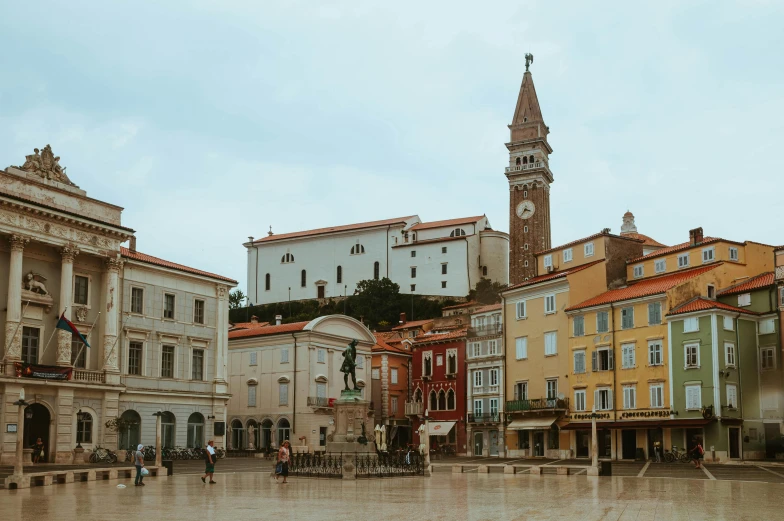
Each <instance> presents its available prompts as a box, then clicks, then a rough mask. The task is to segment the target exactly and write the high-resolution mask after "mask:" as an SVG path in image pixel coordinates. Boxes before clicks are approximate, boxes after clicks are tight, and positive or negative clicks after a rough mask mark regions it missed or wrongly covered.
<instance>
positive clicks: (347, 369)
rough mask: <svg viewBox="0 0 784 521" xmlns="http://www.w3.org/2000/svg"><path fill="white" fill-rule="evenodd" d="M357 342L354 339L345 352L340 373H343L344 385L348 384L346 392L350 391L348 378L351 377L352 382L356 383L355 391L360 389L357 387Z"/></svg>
mask: <svg viewBox="0 0 784 521" xmlns="http://www.w3.org/2000/svg"><path fill="white" fill-rule="evenodd" d="M357 344H358V342H357V340H356V339H354V340H352V341H351V343H350V344H349V345H348V347H347V348H346V350H345V351H343V357H344V358H345V360H343V365H341V366H340V372H341V373H343V383H345V384H346V389H345V390H346V391H350V390H351V389H349V387H348V376H349V375H351V381H352V382H353V383H354V390H355V391H358V390H359V387H357V371H356V368H357Z"/></svg>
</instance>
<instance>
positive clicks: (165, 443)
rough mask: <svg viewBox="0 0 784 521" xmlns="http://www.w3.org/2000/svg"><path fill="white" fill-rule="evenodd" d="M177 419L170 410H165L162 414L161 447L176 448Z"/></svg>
mask: <svg viewBox="0 0 784 521" xmlns="http://www.w3.org/2000/svg"><path fill="white" fill-rule="evenodd" d="M176 422H177V420H176V419H175V418H174V414H172V413H170V412H169V411H166V412H164V413H163V414H161V447H162V448H165V449H171V448H174V447H175V446H176V445H175V442H176V441H177V439H176V438H177V437H176V436H175V428H176Z"/></svg>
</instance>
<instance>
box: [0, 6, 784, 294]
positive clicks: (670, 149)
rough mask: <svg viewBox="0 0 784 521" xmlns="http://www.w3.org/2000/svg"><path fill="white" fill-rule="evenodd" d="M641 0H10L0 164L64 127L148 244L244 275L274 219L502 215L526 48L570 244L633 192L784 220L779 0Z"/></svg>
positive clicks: (277, 223)
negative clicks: (249, 246)
mask: <svg viewBox="0 0 784 521" xmlns="http://www.w3.org/2000/svg"><path fill="white" fill-rule="evenodd" d="M646 3H647V4H649V6H648V7H645V6H641V5H638V4H642V2H628V1H624V2H614V3H611V2H599V3H596V2H590V3H589V2H553V1H541V2H539V1H521V0H512V1H509V2H492V1H490V2H476V1H471V2H457V1H448V2H432V1H421V0H420V1H416V2H401V1H398V2H371V1H362V2H357V1H345V2H328V1H315V0H314V1H302V2H283V1H244V2H240V1H229V0H223V1H221V2H217V1H216V2H201V1H187V2H173V1H162V2H146V1H134V2H119V1H113V2H99V1H97V0H95V1H92V2H83V1H79V0H75V1H70V2H67V3H66V2H50V3H47V2H36V1H32V0H31V1H27V2H6V3H5V4H4V5H3V6H2V7H0V38H2V44H0V78H2V81H0V166H2V167H5V166H7V165H11V164H21V163H23V162H24V156H25V155H26V154H30V153H32V149H33V148H34V147H39V148H41V147H43V146H44V145H45V144H47V143H50V144H51V145H52V149H53V150H54V152H55V154H56V155H59V156H61V157H62V159H61V161H60V163H61V164H62V165H64V166H67V167H68V175H69V176H70V178H71V180H72V181H73V182H75V183H76V184H78V185H79V186H80V187H81V188H83V189H85V190H86V191H87V193H88V195H89V196H90V197H94V198H97V199H101V200H104V201H107V202H110V203H114V204H117V205H120V206H123V207H125V212H124V215H123V224H125V225H126V226H130V227H132V228H134V229H135V230H137V237H138V249H139V250H140V251H143V252H145V253H149V254H151V255H155V256H159V257H163V258H166V259H169V260H172V261H176V262H181V263H184V264H187V265H191V266H194V267H198V268H201V269H205V270H209V271H213V272H217V273H220V274H222V275H227V276H231V277H233V278H236V279H237V280H239V281H240V287H241V288H242V289H243V290H245V284H246V275H245V273H246V265H245V262H246V257H247V254H246V251H245V249H244V248H243V247H242V242H244V241H246V240H247V237H248V236H249V235H252V236H255V237H261V236H263V235H264V234H265V233H266V232H267V230H268V229H269V227H270V226H272V229H273V231H275V232H279V233H283V232H290V231H296V230H301V229H308V228H316V227H321V226H330V225H338V224H347V223H354V222H360V221H368V220H375V219H384V218H389V217H397V216H402V215H410V214H418V215H419V216H420V217H421V218H422V219H423V220H426V221H428V220H437V219H447V218H453V217H461V216H468V215H476V214H483V213H485V214H487V216H488V217H489V219H490V222H491V224H492V225H493V227H494V228H496V229H500V230H504V231H507V230H508V227H509V223H508V219H509V217H508V185H507V181H506V178H505V176H504V167H505V166H507V161H508V155H507V151H506V148H505V146H504V143H505V142H507V141H508V140H509V131H508V129H507V125H508V124H509V123H510V122H511V118H512V114H513V111H514V107H515V103H516V101H517V94H518V91H519V88H520V82H521V79H522V75H523V72H524V70H525V67H524V55H525V53H526V52H531V53H533V54H534V57H535V61H534V64H533V65H532V67H531V72H532V73H533V78H534V82H535V85H536V89H537V93H538V96H539V101H540V105H541V109H542V114H543V116H544V119H545V121H546V123H547V124H548V125H549V127H550V131H551V133H550V136H549V140H550V144H551V146H552V147H553V149H554V153H553V155H552V156H551V159H550V166H551V169H552V171H553V173H554V176H555V183H554V184H553V186H552V191H551V204H552V233H553V238H552V239H553V245H557V244H561V243H564V242H568V241H571V240H573V239H577V238H580V237H582V236H586V235H590V234H592V233H595V232H598V231H599V230H601V229H602V228H605V227H611V228H612V230H613V231H614V232H618V231H619V227H620V224H621V216H622V215H623V213H624V212H625V211H626V210H627V209H630V210H631V211H632V212H634V214H635V216H636V217H637V226H638V228H639V231H640V232H641V233H645V234H647V235H650V236H652V237H653V238H655V239H656V240H658V241H661V242H664V243H666V244H674V243H678V242H683V241H685V240H687V239H688V230H689V229H690V228H694V227H696V226H702V227H704V229H705V233H706V235H711V236H720V237H725V238H727V239H733V240H746V239H750V240H756V241H761V242H766V243H772V244H781V243H784V233H783V232H782V228H781V216H782V210H784V208H783V206H784V205H783V204H782V176H783V175H784V169H783V168H782V153H781V150H782V148H783V145H782V142H784V67H783V66H782V64H783V63H784V58H782V56H783V55H784V31H783V30H782V26H784V8H782V5H783V4H782V2H774V1H770V2H767V1H763V0H760V1H751V0H749V1H738V2H716V1H690V2H678V1H661V0H660V1H657V2H646ZM156 4H160V5H156ZM599 5H601V6H602V8H599V7H597V6H599ZM777 150H778V152H776V151H777Z"/></svg>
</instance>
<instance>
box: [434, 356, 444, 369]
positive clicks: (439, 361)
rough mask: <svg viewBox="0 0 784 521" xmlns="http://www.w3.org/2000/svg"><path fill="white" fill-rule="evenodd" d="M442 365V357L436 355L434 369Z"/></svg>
mask: <svg viewBox="0 0 784 521" xmlns="http://www.w3.org/2000/svg"><path fill="white" fill-rule="evenodd" d="M442 365H444V355H436V367H441V366H442Z"/></svg>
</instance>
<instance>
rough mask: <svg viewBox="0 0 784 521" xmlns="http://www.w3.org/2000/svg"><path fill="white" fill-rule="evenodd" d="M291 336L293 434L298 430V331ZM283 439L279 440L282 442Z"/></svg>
mask: <svg viewBox="0 0 784 521" xmlns="http://www.w3.org/2000/svg"><path fill="white" fill-rule="evenodd" d="M291 338H293V339H294V375H293V376H292V380H293V382H294V385H293V386H292V388H291V402H292V404H293V405H292V407H291V431H290V432H291V436H293V435H294V433H296V432H297V427H296V426H297V335H296V333H292V334H291ZM281 442H282V440H279V441H278V444H280V443H281Z"/></svg>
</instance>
